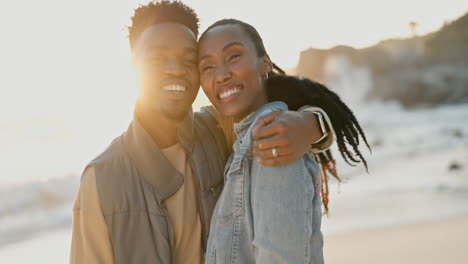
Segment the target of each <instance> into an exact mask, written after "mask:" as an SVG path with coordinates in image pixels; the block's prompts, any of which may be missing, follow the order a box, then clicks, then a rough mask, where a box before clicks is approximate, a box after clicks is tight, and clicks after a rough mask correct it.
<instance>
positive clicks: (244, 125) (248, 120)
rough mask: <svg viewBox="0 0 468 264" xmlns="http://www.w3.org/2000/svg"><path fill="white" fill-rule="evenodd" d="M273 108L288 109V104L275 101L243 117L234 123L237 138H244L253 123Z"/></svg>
mask: <svg viewBox="0 0 468 264" xmlns="http://www.w3.org/2000/svg"><path fill="white" fill-rule="evenodd" d="M272 109H280V110H288V106H287V105H286V104H285V103H283V102H280V101H274V102H270V103H266V104H264V105H262V106H260V107H259V108H258V109H257V110H256V111H255V112H253V113H251V114H249V115H248V116H246V117H245V118H244V119H242V121H240V122H239V123H235V124H234V132H235V133H236V136H237V139H241V138H243V137H244V136H245V134H246V133H247V131H248V128H249V127H250V126H251V125H252V123H254V122H255V121H257V119H258V118H259V117H260V116H261V115H264V114H265V113H264V112H265V111H267V110H272Z"/></svg>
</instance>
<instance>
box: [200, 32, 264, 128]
mask: <svg viewBox="0 0 468 264" xmlns="http://www.w3.org/2000/svg"><path fill="white" fill-rule="evenodd" d="M198 58H199V62H198V69H199V71H200V81H201V85H202V87H203V91H205V94H206V95H207V96H208V98H209V99H210V101H211V103H212V104H213V105H214V106H215V107H216V109H217V110H218V111H219V112H220V113H221V114H222V115H224V116H232V117H235V118H236V119H237V120H241V119H242V118H244V117H245V116H247V115H248V114H250V113H252V112H254V111H255V110H256V109H257V108H259V107H260V106H262V105H263V104H265V103H266V102H267V96H266V91H265V89H264V88H263V78H264V76H265V75H266V73H267V72H269V71H270V70H271V62H270V60H269V58H268V56H263V57H259V56H258V54H257V52H256V49H255V45H254V43H253V41H252V40H251V39H250V38H249V37H248V35H247V34H246V33H245V32H244V30H242V28H241V27H240V26H238V25H222V26H217V27H214V28H212V29H210V30H209V31H208V32H207V33H206V34H205V35H204V37H203V39H202V40H201V42H200V43H199V47H198Z"/></svg>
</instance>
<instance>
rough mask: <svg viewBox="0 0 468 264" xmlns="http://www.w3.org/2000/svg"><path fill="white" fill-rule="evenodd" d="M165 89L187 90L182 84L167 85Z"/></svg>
mask: <svg viewBox="0 0 468 264" xmlns="http://www.w3.org/2000/svg"><path fill="white" fill-rule="evenodd" d="M163 90H164V91H170V92H185V87H184V86H181V85H167V86H164V87H163Z"/></svg>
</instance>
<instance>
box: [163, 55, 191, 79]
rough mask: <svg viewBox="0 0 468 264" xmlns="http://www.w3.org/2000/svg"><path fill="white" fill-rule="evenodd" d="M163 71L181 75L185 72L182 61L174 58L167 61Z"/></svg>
mask: <svg viewBox="0 0 468 264" xmlns="http://www.w3.org/2000/svg"><path fill="white" fill-rule="evenodd" d="M164 72H165V73H166V74H170V75H176V76H182V75H185V74H186V73H187V70H186V68H185V66H184V63H183V62H182V61H180V60H178V59H176V58H173V59H170V60H168V61H167V63H166V65H165V67H164Z"/></svg>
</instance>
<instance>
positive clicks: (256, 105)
mask: <svg viewBox="0 0 468 264" xmlns="http://www.w3.org/2000/svg"><path fill="white" fill-rule="evenodd" d="M263 90H264V91H265V92H263V93H262V94H259V95H258V96H257V97H256V98H258V99H257V100H255V101H253V102H252V104H251V105H250V106H247V107H246V109H245V110H244V111H242V112H241V113H240V114H239V115H238V116H235V117H234V121H235V122H236V123H239V122H240V121H242V120H243V119H244V118H246V117H247V116H248V115H250V114H252V113H253V112H255V111H257V109H258V108H260V107H261V106H262V105H264V104H266V103H268V96H267V94H266V89H263Z"/></svg>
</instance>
